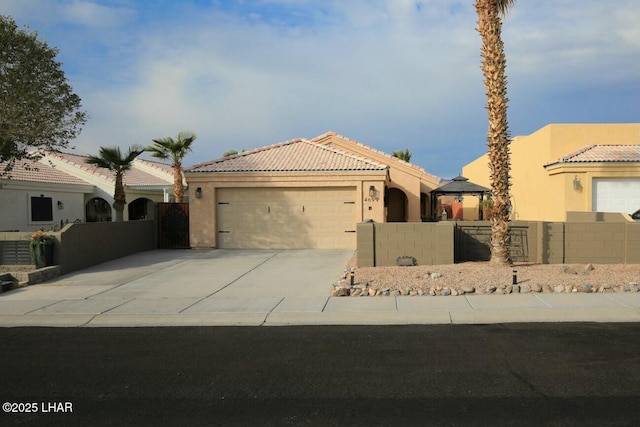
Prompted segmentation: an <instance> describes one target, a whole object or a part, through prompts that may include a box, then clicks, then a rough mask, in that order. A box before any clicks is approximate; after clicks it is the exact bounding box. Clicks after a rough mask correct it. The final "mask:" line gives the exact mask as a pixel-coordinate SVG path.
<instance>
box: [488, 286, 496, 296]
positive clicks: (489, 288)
mask: <svg viewBox="0 0 640 427" xmlns="http://www.w3.org/2000/svg"><path fill="white" fill-rule="evenodd" d="M496 289H497V288H496V287H495V286H493V285H491V286H489V287H488V288H487V293H489V294H492V293H494V292H495V291H496Z"/></svg>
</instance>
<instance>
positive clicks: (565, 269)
mask: <svg viewBox="0 0 640 427" xmlns="http://www.w3.org/2000/svg"><path fill="white" fill-rule="evenodd" d="M562 272H563V273H565V274H578V272H577V271H576V269H575V268H573V267H567V266H566V265H565V266H564V267H562Z"/></svg>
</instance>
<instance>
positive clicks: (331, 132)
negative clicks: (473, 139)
mask: <svg viewBox="0 0 640 427" xmlns="http://www.w3.org/2000/svg"><path fill="white" fill-rule="evenodd" d="M331 136H333V137H336V138H340V139H342V140H343V141H347V142H349V143H351V144H354V145H356V146H359V147H362V148H365V149H367V150H370V151H372V152H374V153H376V154H379V155H381V156H384V157H385V158H386V159H388V160H389V161H390V162H396V163H400V164H404V165H406V166H409V167H411V168H413V169H416V170H417V171H418V172H420V173H422V174H424V175H427V176H429V177H431V178H432V179H434V180H435V181H436V182H441V179H440V177H437V176H435V175H433V174H430V173H429V172H427V171H426V170H424V169H423V168H421V167H420V166H418V165H414V164H413V163H409V162H405V161H404V160H401V159H399V158H397V157H394V156H392V155H390V154H387V153H385V152H384V151H380V150H378V149H376V148H373V147H370V146H368V145H366V144H363V143H361V142H359V141H356V140H355V139H351V138H348V137H346V136H343V135H340V134H339V133H336V132H334V131H329V132H326V133H324V134H322V135H318V136H316V137H315V138H313V139H311V141H320V140H322V139H324V138H327V137H331Z"/></svg>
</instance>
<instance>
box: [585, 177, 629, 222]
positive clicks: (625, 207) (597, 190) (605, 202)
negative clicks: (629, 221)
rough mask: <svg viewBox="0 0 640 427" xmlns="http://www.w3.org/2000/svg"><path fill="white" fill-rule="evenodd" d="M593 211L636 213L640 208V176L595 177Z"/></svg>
mask: <svg viewBox="0 0 640 427" xmlns="http://www.w3.org/2000/svg"><path fill="white" fill-rule="evenodd" d="M592 200H593V209H592V210H593V211H594V212H623V213H628V214H631V213H634V212H635V211H637V210H638V209H640V178H594V180H593V198H592Z"/></svg>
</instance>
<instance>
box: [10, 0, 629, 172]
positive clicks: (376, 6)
mask: <svg viewBox="0 0 640 427" xmlns="http://www.w3.org/2000/svg"><path fill="white" fill-rule="evenodd" d="M473 3H474V1H473V0H465V1H458V0H421V1H416V0H414V1H408V0H336V1H332V0H326V1H318V0H244V1H243V0H206V1H205V0H186V1H183V0H181V1H173V0H159V1H150V0H149V1H136V0H113V1H106V0H91V1H90V0H73V1H67V0H3V1H2V4H1V5H0V13H1V14H5V15H11V16H12V17H13V18H14V19H15V20H16V21H17V22H18V24H19V25H21V26H22V25H24V24H28V25H29V26H30V28H31V30H36V31H38V34H39V36H40V37H41V38H42V39H44V40H46V41H47V42H48V43H49V44H50V45H51V46H55V47H57V48H58V49H59V50H60V53H59V55H58V59H59V60H60V61H61V62H62V63H63V69H64V70H65V72H66V75H67V78H68V79H69V81H70V83H71V84H72V86H73V87H74V90H75V92H76V93H77V94H78V95H79V96H80V97H81V98H82V100H83V107H84V109H85V110H86V111H87V112H88V113H89V115H90V117H91V118H90V119H89V121H88V122H87V124H86V125H85V127H84V130H83V132H82V134H81V135H80V137H79V138H78V139H77V140H75V141H73V142H72V144H71V145H72V146H75V147H76V151H77V152H78V153H80V154H95V153H96V152H97V150H98V148H99V147H100V146H113V145H119V146H121V147H123V148H124V147H128V146H129V145H132V144H143V145H147V144H149V143H151V140H152V139H153V138H160V137H165V136H176V135H177V133H178V132H179V131H181V130H191V131H193V132H195V133H196V134H197V135H198V139H197V140H196V143H195V144H194V151H193V153H191V154H190V155H189V156H188V157H187V158H186V160H185V164H186V165H191V164H195V163H198V162H202V161H206V160H211V159H215V158H218V157H220V156H221V155H222V153H223V152H224V151H226V150H228V149H237V150H240V149H250V148H256V147H260V146H264V145H269V144H273V143H277V142H281V141H285V140H288V139H292V138H296V137H307V138H311V137H314V136H317V135H319V134H322V133H324V132H326V131H329V130H332V131H335V132H338V133H340V134H342V135H345V136H347V137H350V138H353V139H356V140H358V141H360V142H362V143H364V144H367V145H370V146H373V147H375V148H377V149H379V150H383V151H386V152H388V153H391V152H392V151H395V150H400V149H405V148H408V149H409V150H410V151H411V152H412V153H413V159H412V163H415V164H418V165H420V166H422V167H423V168H425V169H426V170H427V171H428V172H430V173H433V174H435V175H438V176H440V177H442V178H444V179H449V178H452V177H453V176H455V175H457V174H459V173H460V171H461V168H462V167H463V166H464V165H465V164H467V163H469V162H470V161H472V160H474V159H475V158H477V157H478V156H480V155H482V154H483V153H484V152H485V151H486V128H487V117H486V111H485V108H484V106H485V102H486V100H485V95H484V87H483V83H482V73H481V71H480V36H479V35H478V34H477V32H476V31H475V26H476V14H475V9H474V8H473ZM638 22H640V2H638V1H637V0H616V1H615V2H603V1H602V0H553V1H551V0H544V1H540V0H538V1H533V0H521V1H519V2H517V3H516V4H515V6H514V7H513V8H512V9H511V11H510V12H509V14H508V16H507V17H506V18H505V20H504V23H503V40H504V43H505V50H506V53H507V76H508V79H509V86H508V96H509V99H510V104H509V125H510V130H511V134H512V136H517V135H527V134H530V133H532V132H534V131H536V130H537V129H539V128H541V127H543V126H545V125H547V124H549V123H617V122H621V123H622V122H640V25H638ZM593 142H594V143H606V141H593Z"/></svg>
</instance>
